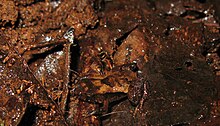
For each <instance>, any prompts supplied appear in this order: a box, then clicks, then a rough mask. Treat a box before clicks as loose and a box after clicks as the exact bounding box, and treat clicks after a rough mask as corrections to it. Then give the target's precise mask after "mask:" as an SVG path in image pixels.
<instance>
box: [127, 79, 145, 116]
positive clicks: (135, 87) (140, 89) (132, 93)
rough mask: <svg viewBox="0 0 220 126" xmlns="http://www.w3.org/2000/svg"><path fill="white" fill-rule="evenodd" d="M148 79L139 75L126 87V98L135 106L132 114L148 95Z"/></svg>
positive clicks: (139, 107)
mask: <svg viewBox="0 0 220 126" xmlns="http://www.w3.org/2000/svg"><path fill="white" fill-rule="evenodd" d="M148 86H149V81H148V80H147V79H146V78H145V77H143V76H141V77H140V78H139V79H137V80H135V81H133V82H132V84H131V85H130V86H129V89H128V99H129V100H130V102H131V103H132V104H133V105H134V106H136V108H135V110H134V115H136V113H137V111H138V110H141V109H142V107H143V104H144V102H145V100H146V99H147V97H148V89H149V88H148Z"/></svg>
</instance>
